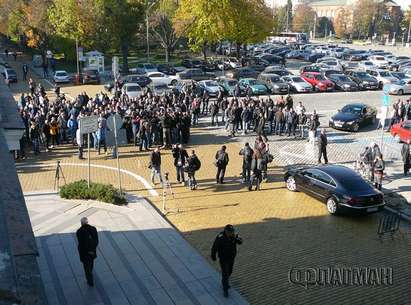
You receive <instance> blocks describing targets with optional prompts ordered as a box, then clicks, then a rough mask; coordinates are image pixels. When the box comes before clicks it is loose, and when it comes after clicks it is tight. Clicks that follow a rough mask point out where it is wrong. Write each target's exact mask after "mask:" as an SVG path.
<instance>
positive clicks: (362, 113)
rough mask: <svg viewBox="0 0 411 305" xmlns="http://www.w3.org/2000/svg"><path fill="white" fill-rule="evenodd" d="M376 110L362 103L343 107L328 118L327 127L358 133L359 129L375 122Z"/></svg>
mask: <svg viewBox="0 0 411 305" xmlns="http://www.w3.org/2000/svg"><path fill="white" fill-rule="evenodd" d="M376 117H377V110H376V109H375V108H374V107H371V106H369V105H366V104H362V103H355V104H348V105H345V106H344V107H343V108H342V109H341V110H338V112H337V113H336V114H335V115H333V116H332V117H331V118H330V121H329V126H330V127H332V128H334V129H340V130H347V131H358V130H359V129H360V127H362V126H366V125H370V124H374V123H375V122H376Z"/></svg>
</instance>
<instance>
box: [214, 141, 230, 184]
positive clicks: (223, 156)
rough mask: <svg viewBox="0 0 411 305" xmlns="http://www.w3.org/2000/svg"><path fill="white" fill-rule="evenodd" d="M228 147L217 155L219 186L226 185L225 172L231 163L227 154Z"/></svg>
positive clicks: (224, 147)
mask: <svg viewBox="0 0 411 305" xmlns="http://www.w3.org/2000/svg"><path fill="white" fill-rule="evenodd" d="M226 150H227V147H226V146H225V145H223V146H222V147H221V149H220V150H219V151H217V153H216V155H215V160H216V161H215V164H216V166H217V175H216V180H217V184H218V183H220V184H224V176H225V170H226V168H227V164H228V162H229V158H228V154H227V152H226Z"/></svg>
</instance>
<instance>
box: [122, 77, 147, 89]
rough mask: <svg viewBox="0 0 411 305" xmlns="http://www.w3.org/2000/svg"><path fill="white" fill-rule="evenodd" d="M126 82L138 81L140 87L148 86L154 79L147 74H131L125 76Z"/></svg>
mask: <svg viewBox="0 0 411 305" xmlns="http://www.w3.org/2000/svg"><path fill="white" fill-rule="evenodd" d="M124 83H137V84H138V85H139V86H140V87H146V86H148V85H149V84H151V83H152V80H151V79H150V78H149V77H148V76H146V75H138V74H130V75H127V76H126V77H125V78H124Z"/></svg>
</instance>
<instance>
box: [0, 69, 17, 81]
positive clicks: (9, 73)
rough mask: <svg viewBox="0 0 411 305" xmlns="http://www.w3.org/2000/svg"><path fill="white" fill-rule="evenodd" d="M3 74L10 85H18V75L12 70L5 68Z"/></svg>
mask: <svg viewBox="0 0 411 305" xmlns="http://www.w3.org/2000/svg"><path fill="white" fill-rule="evenodd" d="M2 74H3V77H4V78H5V79H7V80H8V81H9V82H10V83H17V74H16V71H14V70H13V69H12V68H5V69H4V72H3V73H2Z"/></svg>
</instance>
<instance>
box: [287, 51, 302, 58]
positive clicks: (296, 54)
mask: <svg viewBox="0 0 411 305" xmlns="http://www.w3.org/2000/svg"><path fill="white" fill-rule="evenodd" d="M285 58H287V59H303V58H304V53H303V51H301V50H292V51H290V52H288V53H287V54H285Z"/></svg>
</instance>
